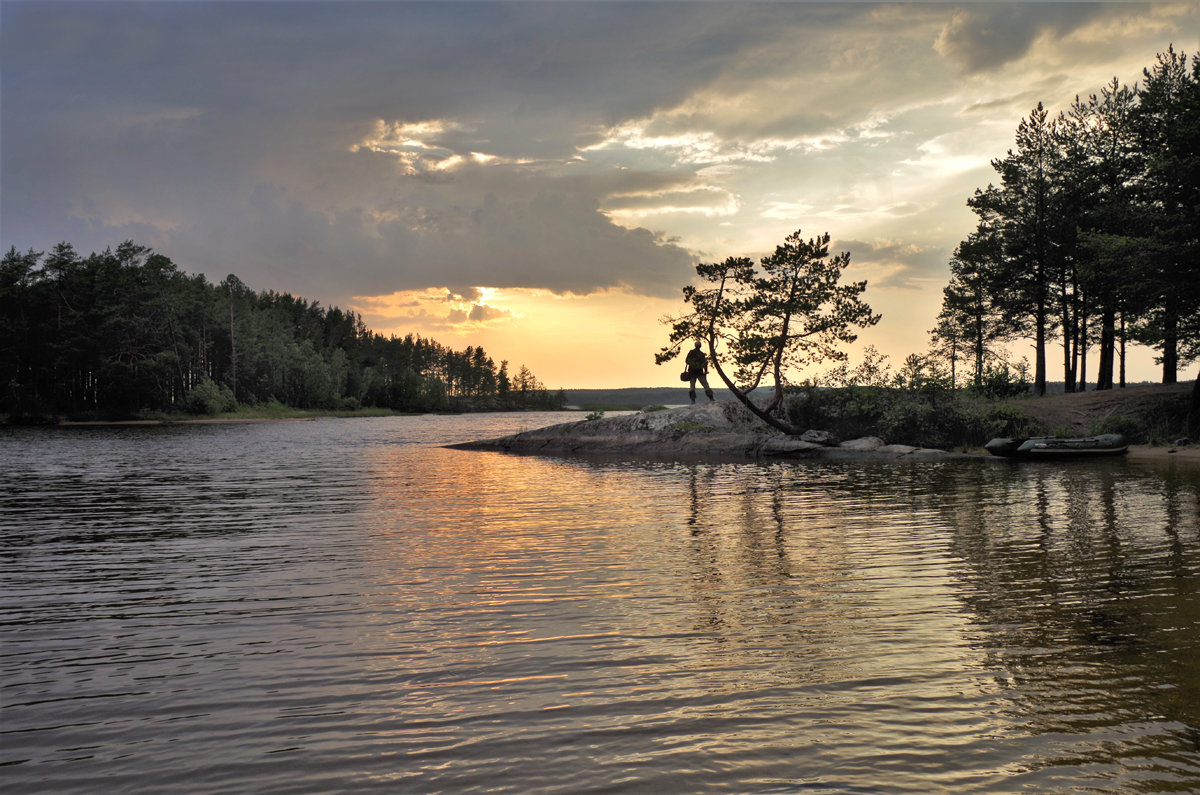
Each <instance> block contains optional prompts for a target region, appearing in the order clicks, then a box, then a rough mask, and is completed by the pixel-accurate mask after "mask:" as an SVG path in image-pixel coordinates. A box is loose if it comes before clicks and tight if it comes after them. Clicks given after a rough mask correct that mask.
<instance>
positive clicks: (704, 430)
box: [450, 401, 1001, 461]
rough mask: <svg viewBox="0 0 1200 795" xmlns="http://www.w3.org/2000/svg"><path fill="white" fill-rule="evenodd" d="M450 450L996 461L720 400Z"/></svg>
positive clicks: (525, 433)
mask: <svg viewBox="0 0 1200 795" xmlns="http://www.w3.org/2000/svg"><path fill="white" fill-rule="evenodd" d="M450 447H453V448H455V449H459V450H499V451H505V452H511V453H538V454H545V455H584V454H587V455H624V454H631V453H632V454H637V455H638V456H640V457H645V458H663V459H692V458H701V457H703V458H705V459H721V458H724V459H756V458H758V459H777V458H787V459H825V460H839V459H840V460H867V459H878V460H901V459H905V460H913V461H940V460H947V459H969V460H990V461H999V460H1001V459H997V458H994V457H991V456H987V455H974V454H969V453H954V452H948V451H945V450H931V449H925V448H920V447H910V446H908V445H902V444H885V443H884V442H883V440H881V439H878V438H875V437H865V438H862V439H851V440H848V441H841V440H839V439H836V438H834V437H833V436H831V435H830V434H828V433H826V432H824V431H817V430H813V431H808V432H807V433H805V434H804V435H803V436H799V437H796V436H788V435H787V434H784V433H780V432H779V431H777V430H775V429H773V428H769V427H767V426H766V425H764V424H763V423H762V422H761V421H759V420H758V419H757V418H756V417H755V416H754V415H752V414H751V413H750V412H749V411H747V410H746V409H745V407H743V406H742V405H741V404H740V403H736V402H725V401H723V402H717V403H707V402H702V403H698V404H696V405H694V406H684V407H681V408H675V409H662V410H658V411H647V410H643V411H640V412H636V413H634V414H626V415H622V416H618V417H600V418H597V419H586V420H580V421H578V422H567V423H563V424H561V425H551V426H549V427H547V428H538V429H536V430H530V431H522V432H520V433H516V434H513V435H511V436H503V437H500V438H498V439H485V440H480V441H475V442H464V443H461V444H454V445H450Z"/></svg>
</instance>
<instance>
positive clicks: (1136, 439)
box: [786, 386, 1190, 450]
mask: <svg viewBox="0 0 1200 795" xmlns="http://www.w3.org/2000/svg"><path fill="white" fill-rule="evenodd" d="M1035 400H1038V398H1036V397H1017V398H1014V397H1006V398H1003V399H1000V398H994V397H983V396H979V395H976V394H974V393H972V392H970V391H964V390H958V391H949V390H913V389H904V388H896V387H882V386H848V387H838V388H828V387H827V388H817V387H811V386H806V387H799V388H797V389H796V390H795V391H794V392H793V393H792V394H791V395H790V396H789V398H788V401H787V404H786V414H787V419H788V421H789V422H791V424H792V425H794V426H796V427H798V428H813V429H818V430H825V431H829V432H831V433H833V434H835V435H837V436H838V437H840V438H842V439H853V438H856V437H861V436H877V437H879V438H881V439H884V440H885V441H887V442H888V443H890V444H907V445H913V446H916V447H930V448H937V449H942V450H954V449H962V450H966V449H974V448H978V447H980V446H982V445H984V444H985V443H987V441H988V440H989V439H993V438H996V437H1010V438H1027V437H1030V436H1079V435H1080V433H1079V431H1077V430H1075V429H1072V428H1052V427H1047V426H1046V425H1045V424H1043V423H1042V422H1041V421H1039V420H1038V419H1037V418H1035V417H1034V416H1032V415H1031V414H1030V413H1028V412H1026V411H1025V410H1023V408H1022V404H1023V403H1025V402H1026V401H1035ZM1189 408H1190V404H1189V400H1188V396H1187V395H1186V394H1179V395H1172V396H1167V397H1164V398H1163V399H1162V400H1159V401H1152V402H1148V403H1136V404H1131V405H1130V406H1128V407H1127V409H1126V412H1125V413H1114V414H1111V415H1108V416H1106V417H1103V418H1101V419H1098V420H1096V421H1094V422H1093V423H1092V424H1091V427H1090V428H1089V429H1088V431H1087V433H1088V434H1098V433H1120V434H1123V435H1124V436H1125V437H1126V438H1127V439H1128V440H1129V442H1130V443H1132V444H1154V445H1162V444H1169V443H1170V442H1171V441H1172V440H1174V439H1177V438H1179V437H1181V436H1187V433H1186V429H1187V427H1188V412H1189Z"/></svg>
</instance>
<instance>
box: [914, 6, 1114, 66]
mask: <svg viewBox="0 0 1200 795" xmlns="http://www.w3.org/2000/svg"><path fill="white" fill-rule="evenodd" d="M1102 6H1103V4H1092V3H1054V4H1049V3H1047V4H1041V3H982V4H977V5H976V4H972V5H969V6H964V7H962V8H959V9H957V10H955V11H954V12H953V15H952V16H951V17H950V19H949V21H948V22H946V24H945V25H944V26H943V27H942V30H941V32H940V33H939V35H938V38H937V41H936V42H935V43H934V48H935V49H936V50H937V51H938V52H939V53H940V54H941V55H943V56H944V57H945V58H946V59H947V60H949V61H950V62H951V63H954V64H955V65H957V66H959V67H960V68H961V69H962V70H963V71H965V72H967V73H968V74H970V73H975V72H983V71H989V70H993V69H998V68H999V67H1001V66H1004V65H1005V64H1009V63H1012V62H1013V61H1016V60H1018V59H1020V58H1022V57H1023V56H1025V55H1026V54H1027V53H1028V52H1029V51H1030V49H1031V48H1032V47H1033V45H1034V43H1035V42H1036V41H1037V39H1038V37H1040V36H1043V35H1051V36H1054V37H1056V38H1061V37H1063V36H1065V35H1067V34H1069V33H1070V32H1071V31H1073V30H1074V29H1076V28H1078V27H1081V26H1083V25H1085V24H1086V23H1087V22H1088V21H1089V20H1090V19H1092V18H1093V17H1094V16H1096V15H1097V14H1098V13H1100V12H1101V8H1100V7H1102Z"/></svg>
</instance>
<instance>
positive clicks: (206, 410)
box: [184, 378, 237, 414]
mask: <svg viewBox="0 0 1200 795" xmlns="http://www.w3.org/2000/svg"><path fill="white" fill-rule="evenodd" d="M184 408H185V409H186V410H187V412H188V413H189V414H220V413H221V412H223V411H235V410H236V409H237V400H236V399H235V398H234V396H233V391H232V390H230V388H229V387H228V386H226V385H225V384H220V385H218V384H217V383H216V382H215V381H213V380H212V379H211V378H205V379H204V380H202V381H201V382H200V383H198V384H196V385H195V386H194V387H192V388H191V389H190V390H188V393H187V397H186V398H184Z"/></svg>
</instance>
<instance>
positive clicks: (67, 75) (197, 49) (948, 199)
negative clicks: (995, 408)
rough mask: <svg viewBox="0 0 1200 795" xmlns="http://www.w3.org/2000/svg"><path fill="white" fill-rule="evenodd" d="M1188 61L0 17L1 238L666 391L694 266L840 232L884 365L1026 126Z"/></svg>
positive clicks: (999, 39) (1147, 52)
mask: <svg viewBox="0 0 1200 795" xmlns="http://www.w3.org/2000/svg"><path fill="white" fill-rule="evenodd" d="M1171 45H1174V47H1175V49H1176V50H1177V51H1183V52H1186V53H1188V54H1192V53H1195V52H1197V50H1198V49H1200V3H1197V2H1161V3H1159V2H1134V3H1082V2H1070V3H1045V2H1021V3H1016V2H1006V3H969V2H968V3H943V2H933V3H921V4H917V3H882V4H873V3H853V2H852V3H815V2H814V3H809V2H771V3H758V2H720V1H714V2H686V1H677V2H661V3H645V2H622V1H618V0H610V1H607V2H587V1H586V0H581V1H579V2H565V1H559V2H486V1H483V2H471V3H458V2H420V3H418V2H387V1H386V0H378V1H375V2H342V3H330V2H254V3H250V2H220V1H217V0H209V1H208V2H169V1H168V0H160V1H158V2H153V1H148V2H147V1H143V2H105V1H103V0H96V1H93V2H57V1H56V0H37V2H14V1H13V0H0V243H2V246H3V249H4V250H5V251H7V250H8V249H9V247H10V246H16V247H17V249H19V250H21V251H24V250H26V249H30V248H32V249H35V250H38V251H47V250H49V249H50V248H51V247H52V246H54V245H55V244H56V243H59V242H62V241H66V242H70V243H72V244H73V245H74V246H75V248H76V249H77V250H78V251H80V252H81V253H83V254H87V253H90V252H92V251H101V250H103V249H104V248H106V247H110V246H111V247H114V248H115V247H116V246H117V245H118V244H119V243H121V242H122V241H124V240H133V241H134V242H135V243H139V244H141V245H146V246H150V247H151V248H153V249H154V250H155V251H157V252H159V253H162V254H165V255H167V256H168V257H170V258H171V259H172V260H173V261H174V262H175V264H176V265H177V266H178V267H179V268H180V269H181V270H183V271H185V272H188V273H203V274H205V275H206V276H207V277H208V278H209V279H210V280H211V281H214V282H216V281H220V280H221V279H223V278H225V276H226V275H227V274H230V273H232V274H235V275H237V277H238V278H239V279H241V280H242V281H243V282H244V283H246V284H247V285H248V286H250V287H251V288H253V289H255V290H276V291H279V292H289V293H292V294H293V295H299V296H303V297H305V298H308V299H312V300H316V301H319V302H320V303H321V304H322V305H323V306H338V307H341V308H343V309H353V310H355V311H357V312H359V313H360V314H361V316H362V318H363V320H364V322H365V323H366V324H367V326H368V327H370V328H372V329H373V330H375V331H377V332H381V333H384V334H391V333H395V334H399V335H403V334H407V333H410V332H412V333H416V334H420V335H422V336H425V337H431V338H433V339H435V340H437V341H438V342H440V343H442V344H443V345H447V346H450V347H452V348H455V349H461V348H464V347H466V346H468V345H473V346H480V345H481V346H483V347H484V349H485V350H486V351H487V353H488V354H489V355H490V356H492V358H493V359H494V360H495V361H496V363H497V365H498V364H499V362H500V360H502V359H504V360H507V361H508V362H509V366H510V368H511V369H512V370H514V371H515V370H516V369H517V368H518V367H519V366H520V365H522V364H523V365H526V366H527V367H529V369H530V370H531V371H532V372H533V373H534V374H535V375H536V376H537V377H538V378H539V379H541V380H542V381H543V382H544V383H545V384H546V385H547V386H548V387H550V388H558V387H565V388H588V387H591V388H612V387H633V386H660V385H662V386H665V385H678V381H677V380H676V379H677V375H676V373H677V371H678V369H679V367H678V366H675V365H672V364H667V365H664V366H661V367H660V366H656V365H655V364H654V353H655V352H656V351H657V350H658V349H659V348H660V347H662V346H663V345H664V344H666V341H667V334H668V331H669V328H668V326H666V325H664V324H663V323H662V318H663V317H664V316H666V315H669V314H676V313H679V312H681V311H682V310H683V309H684V305H683V303H682V298H681V292H680V291H681V288H682V287H683V286H684V285H686V284H688V283H689V282H690V281H691V280H692V279H693V278H694V276H695V265H696V263H698V262H714V261H720V260H723V259H725V258H726V257H728V256H747V257H752V258H755V259H757V258H759V257H761V256H763V255H765V254H768V253H770V252H771V251H772V250H773V249H774V247H775V246H776V245H778V244H780V243H782V242H783V240H784V238H785V237H786V236H787V235H789V234H791V233H793V232H795V231H797V230H801V232H802V234H803V235H804V236H805V237H806V238H807V237H814V236H816V235H819V234H822V233H825V232H828V233H829V234H830V235H831V236H832V238H833V242H832V245H831V248H832V249H833V251H834V252H840V251H848V252H849V253H850V257H851V265H850V268H849V269H848V271H847V273H846V278H847V279H848V280H849V279H853V280H860V279H866V280H867V281H868V287H867V291H866V293H865V295H864V298H865V300H866V302H867V303H869V304H870V305H871V307H872V308H873V309H874V310H875V311H877V312H880V313H882V315H883V320H882V321H881V322H880V323H879V324H878V325H877V326H875V327H874V328H872V329H869V330H867V331H865V332H864V333H863V334H862V335H861V337H860V341H859V343H858V344H857V345H856V346H855V348H853V349H851V350H850V351H849V352H850V354H851V360H852V363H853V361H854V357H855V356H856V355H857V354H858V353H860V352H861V351H860V349H861V347H862V346H864V345H868V344H869V345H874V346H875V347H876V349H877V350H879V351H880V352H882V353H883V354H885V355H887V356H889V357H890V364H891V365H892V366H893V367H894V368H895V367H898V366H899V365H900V363H901V362H902V361H903V359H904V357H905V356H907V355H908V354H910V353H922V352H925V351H926V350H927V349H928V341H929V340H928V330H929V329H930V328H932V327H933V325H934V322H935V318H936V315H937V313H938V310H939V308H940V303H941V290H942V287H943V286H945V284H946V282H947V280H948V278H949V270H948V265H947V263H948V262H949V259H950V257H951V256H952V253H953V251H954V248H955V246H956V245H957V244H958V242H959V241H961V240H963V239H965V238H966V237H967V236H968V235H969V234H970V232H971V231H972V230H973V229H974V228H975V217H974V216H973V214H972V213H971V212H970V211H969V209H968V208H967V206H966V200H967V198H968V197H970V196H971V194H972V193H973V192H974V191H975V190H976V189H977V188H982V187H984V186H986V185H987V184H988V183H989V182H994V181H996V173H995V171H994V170H993V169H992V167H991V165H990V163H991V161H992V160H993V159H996V158H1000V157H1003V156H1004V154H1005V153H1006V152H1007V150H1008V149H1009V148H1011V147H1012V146H1013V134H1014V131H1015V130H1016V127H1017V125H1018V124H1019V122H1020V121H1021V119H1022V118H1023V117H1024V116H1026V115H1028V114H1029V112H1030V110H1032V109H1033V108H1034V107H1035V106H1036V105H1037V104H1038V103H1039V102H1043V103H1044V104H1045V105H1046V107H1047V108H1048V109H1049V110H1050V111H1051V112H1052V113H1057V112H1058V111H1060V110H1064V109H1066V107H1067V106H1068V105H1069V104H1070V102H1071V101H1072V100H1073V99H1074V98H1075V96H1076V95H1082V96H1084V97H1086V96H1087V95H1088V94H1091V93H1096V92H1098V91H1099V90H1100V89H1101V88H1102V87H1103V86H1104V85H1105V84H1106V83H1108V82H1109V81H1111V80H1112V79H1113V78H1114V77H1116V78H1118V79H1119V80H1120V81H1121V82H1122V83H1125V84H1129V85H1132V84H1134V83H1135V82H1137V81H1138V80H1139V79H1140V78H1141V72H1142V69H1143V68H1145V67H1149V66H1151V65H1152V64H1153V63H1154V62H1155V59H1156V56H1157V54H1158V53H1160V52H1165V51H1166V49H1167V48H1168V46H1171ZM1015 353H1016V355H1017V356H1018V357H1020V356H1022V355H1028V356H1029V358H1030V359H1032V353H1031V351H1030V350H1025V349H1021V348H1018V349H1017V350H1016V351H1015ZM1056 354H1057V351H1056V350H1054V349H1052V350H1051V351H1050V356H1051V357H1052V358H1051V359H1050V368H1051V372H1052V373H1054V372H1058V370H1060V369H1061V364H1060V363H1059V364H1058V365H1056V362H1055V359H1054V358H1053V357H1054V356H1055V355H1056ZM1091 361H1092V362H1093V363H1094V362H1095V357H1093V358H1092V360H1091ZM819 369H821V368H818V370H819ZM810 374H812V373H810ZM1160 375H1161V374H1160V370H1159V368H1158V367H1156V366H1155V365H1154V363H1153V361H1152V356H1151V355H1150V353H1149V352H1147V351H1144V350H1142V351H1138V352H1135V354H1134V355H1133V356H1131V359H1130V363H1129V377H1130V379H1131V380H1141V379H1146V380H1156V379H1158V378H1159V377H1160Z"/></svg>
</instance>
